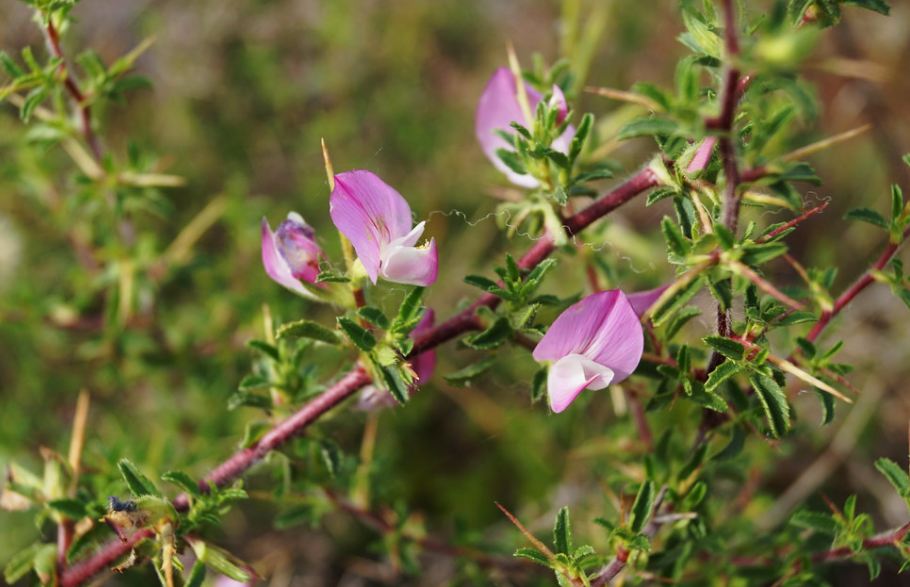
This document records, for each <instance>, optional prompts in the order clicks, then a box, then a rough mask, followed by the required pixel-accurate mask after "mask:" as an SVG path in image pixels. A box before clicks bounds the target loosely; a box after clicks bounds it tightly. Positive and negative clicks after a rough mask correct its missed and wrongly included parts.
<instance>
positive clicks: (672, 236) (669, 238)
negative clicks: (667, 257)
mask: <svg viewBox="0 0 910 587" xmlns="http://www.w3.org/2000/svg"><path fill="white" fill-rule="evenodd" d="M660 230H661V232H662V233H663V235H664V240H665V241H666V242H667V248H668V249H670V252H671V253H673V255H675V256H676V257H677V258H679V259H684V258H685V257H686V255H687V254H689V241H687V240H686V237H684V236H683V233H682V232H681V231H680V230H679V227H678V226H677V225H676V223H675V222H673V220H671V219H670V217H669V216H664V217H663V219H662V220H661V221H660Z"/></svg>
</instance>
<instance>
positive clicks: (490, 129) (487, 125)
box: [474, 67, 575, 188]
mask: <svg viewBox="0 0 910 587" xmlns="http://www.w3.org/2000/svg"><path fill="white" fill-rule="evenodd" d="M525 93H526V95H527V97H528V104H529V106H530V107H531V112H532V114H533V112H534V111H535V110H536V108H537V104H538V103H540V101H541V99H542V98H543V96H541V95H540V92H538V91H537V90H535V89H534V88H529V87H527V86H525ZM551 104H552V105H554V106H556V107H557V108H559V111H560V118H559V121H560V122H562V120H563V119H564V118H565V115H566V114H567V113H568V107H567V106H566V98H565V96H564V95H563V93H562V90H560V89H559V86H555V85H554V86H553V97H552V98H551ZM513 122H517V123H519V124H521V125H522V126H525V127H528V128H530V127H531V125H532V124H533V121H531V120H528V119H527V117H526V116H525V114H524V113H523V112H522V110H521V106H520V104H519V101H518V84H516V83H515V75H514V74H513V73H512V71H511V70H510V69H509V68H507V67H500V68H499V69H497V70H496V71H495V72H494V73H493V77H491V78H490V81H489V82H488V83H487V87H486V88H484V90H483V95H481V96H480V102H479V103H478V104H477V114H476V117H475V122H474V131H475V133H476V134H477V140H478V141H479V142H480V147H481V149H483V152H484V154H485V155H486V156H487V158H488V159H489V160H490V161H491V162H492V163H493V165H494V166H495V167H496V169H498V170H500V171H502V172H503V173H504V174H506V177H508V178H509V181H511V182H512V183H514V184H515V185H518V186H521V187H526V188H534V187H537V186H538V184H539V182H538V181H537V180H536V179H535V178H533V177H531V176H530V175H528V174H519V173H515V172H514V171H512V170H511V169H510V168H509V167H508V166H507V165H506V164H505V163H503V162H502V160H501V159H500V158H499V155H497V154H496V150H497V149H507V150H512V146H511V145H510V144H509V143H508V141H506V140H505V139H504V138H502V137H501V136H499V134H498V133H497V132H496V131H504V132H506V133H509V134H514V132H515V131H514V130H513V129H512V127H511V126H510V125H511V123H513ZM573 136H575V128H574V127H573V126H571V125H569V126H568V127H566V130H565V131H564V132H563V133H562V134H561V135H560V136H559V137H557V138H556V139H555V140H554V141H553V144H552V145H550V146H551V147H552V148H553V149H556V150H557V151H559V152H561V153H568V151H569V145H570V144H571V142H572V137H573Z"/></svg>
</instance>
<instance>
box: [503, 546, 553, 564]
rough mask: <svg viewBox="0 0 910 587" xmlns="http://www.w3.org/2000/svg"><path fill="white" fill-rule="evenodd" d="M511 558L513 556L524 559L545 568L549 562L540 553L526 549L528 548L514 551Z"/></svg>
mask: <svg viewBox="0 0 910 587" xmlns="http://www.w3.org/2000/svg"><path fill="white" fill-rule="evenodd" d="M512 556H515V557H518V558H526V559H528V560H531V561H534V562H535V563H537V564H539V565H543V566H545V567H549V566H550V561H549V560H548V559H547V557H546V556H545V555H544V554H543V553H541V552H540V551H537V550H535V549H533V548H528V547H523V548H519V549H518V550H516V551H515V553H514V554H513V555H512Z"/></svg>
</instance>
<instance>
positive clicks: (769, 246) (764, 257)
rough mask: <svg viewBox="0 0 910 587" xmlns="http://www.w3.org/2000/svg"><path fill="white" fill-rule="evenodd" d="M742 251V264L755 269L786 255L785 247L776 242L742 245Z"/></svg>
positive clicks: (783, 244) (784, 244)
mask: <svg viewBox="0 0 910 587" xmlns="http://www.w3.org/2000/svg"><path fill="white" fill-rule="evenodd" d="M742 251H743V256H742V262H743V263H745V264H746V265H751V266H752V267H757V266H758V265H762V264H764V263H767V262H768V261H770V260H772V259H776V258H777V257H780V256H781V255H783V254H784V253H786V252H787V245H786V243H781V242H776V241H775V242H770V243H763V244H760V245H743V248H742Z"/></svg>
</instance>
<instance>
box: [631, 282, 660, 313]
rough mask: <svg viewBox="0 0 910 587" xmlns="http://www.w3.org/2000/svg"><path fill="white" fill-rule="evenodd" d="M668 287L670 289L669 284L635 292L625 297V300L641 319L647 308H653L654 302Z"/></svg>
mask: <svg viewBox="0 0 910 587" xmlns="http://www.w3.org/2000/svg"><path fill="white" fill-rule="evenodd" d="M668 287H670V285H669V284H667V285H662V286H660V287H655V288H654V289H649V290H645V291H637V292H635V293H631V294H629V295H627V296H626V299H628V300H629V304H631V305H632V310H633V311H634V312H635V313H636V314H637V315H638V317H639V318H641V317H642V316H643V315H644V313H645V312H647V311H648V308H650V307H651V306H653V305H654V302H656V301H657V299H658V298H660V296H661V295H663V293H664V292H665V291H666V290H667V288H668Z"/></svg>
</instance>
